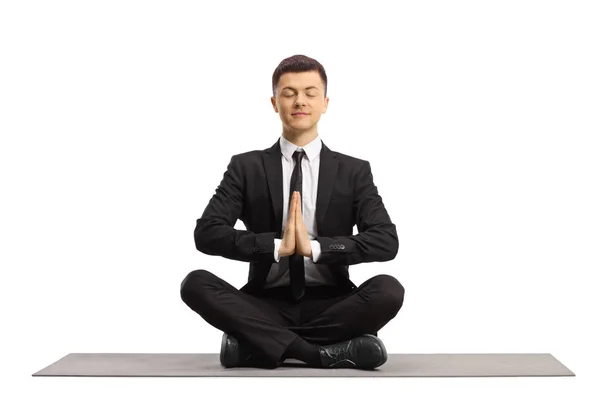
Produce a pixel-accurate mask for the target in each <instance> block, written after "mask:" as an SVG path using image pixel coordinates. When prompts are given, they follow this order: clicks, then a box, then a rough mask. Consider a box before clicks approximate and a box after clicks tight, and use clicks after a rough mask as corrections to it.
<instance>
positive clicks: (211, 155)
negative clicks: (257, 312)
mask: <svg viewBox="0 0 600 400" xmlns="http://www.w3.org/2000/svg"><path fill="white" fill-rule="evenodd" d="M217 3H219V4H217ZM1 4H2V5H1V7H0V46H1V47H0V57H1V62H0V85H1V86H0V102H1V103H0V133H1V135H2V136H1V145H0V167H1V169H0V171H1V172H0V174H1V175H0V176H1V189H0V190H1V197H0V202H1V207H0V213H1V214H0V215H1V222H0V235H1V236H0V246H1V247H0V249H1V260H0V261H1V265H2V279H1V280H0V285H1V290H0V295H1V296H2V297H1V302H0V304H1V307H2V312H1V320H2V323H1V325H2V330H1V332H2V333H1V334H2V338H1V341H0V344H1V346H2V348H1V352H0V355H1V356H0V360H1V361H0V363H1V366H2V371H1V379H2V385H1V386H0V387H1V390H2V392H7V393H2V395H1V396H0V397H2V398H6V399H16V398H42V397H43V398H60V399H81V398H86V399H106V398H109V397H110V398H133V397H134V396H135V397H136V398H137V397H139V398H167V397H169V398H183V397H185V398H191V397H194V395H195V396H196V397H197V398H201V397H203V396H206V395H208V392H212V391H217V392H219V393H220V394H219V397H224V398H235V397H237V398H248V397H249V398H265V397H271V398H277V399H292V398H294V399H296V398H297V399H300V398H305V397H306V396H309V395H323V396H325V395H326V394H325V393H329V394H328V396H330V395H336V397H337V396H340V397H342V398H367V397H368V398H379V397H381V398H384V397H385V394H386V393H387V394H388V395H390V394H391V395H392V396H394V398H411V399H424V398H434V397H436V396H444V398H461V399H481V398H486V399H505V398H507V397H508V396H511V397H514V398H531V397H533V396H535V397H539V398H546V399H564V398H569V399H583V398H594V397H595V395H597V394H598V393H599V392H600V390H599V387H598V384H597V383H596V384H594V383H592V382H593V380H594V379H595V380H596V381H597V378H598V372H599V367H598V356H600V354H599V353H600V352H599V346H598V339H597V338H598V337H599V336H600V332H599V330H598V328H597V327H595V326H594V324H595V323H596V322H597V320H598V308H597V306H598V304H599V301H598V300H599V298H598V297H599V296H598V293H597V288H598V281H597V280H596V279H594V278H592V276H593V275H594V274H595V272H596V271H597V270H598V268H599V267H600V262H599V261H600V252H599V246H598V245H599V243H600V241H599V240H600V228H599V227H600V210H599V206H598V205H599V204H600V188H599V182H600V180H599V178H600V176H599V175H600V173H599V172H600V157H599V156H598V155H599V154H600V140H599V133H600V129H599V128H600V122H599V118H598V112H599V110H600V108H599V106H600V100H599V99H600V97H599V95H598V94H599V93H600V79H599V74H598V71H600V58H599V52H598V49H599V37H600V28H599V24H598V20H599V19H600V15H599V14H600V13H599V7H598V5H597V4H598V3H597V2H593V1H589V2H584V1H523V0H519V1H506V0H505V1H452V2H451V1H435V2H434V1H412V2H397V1H388V2H384V1H373V0H372V1H369V2H351V1H346V2H344V3H342V2H333V1H330V2H323V1H302V2H293V3H292V2H289V3H287V2H285V3H284V2H276V1H269V2H267V1H254V2H242V1H235V2H233V1H228V2H226V1H223V2H208V1H203V2H201V1H124V0H120V1H106V0H105V1H70V2H68V1H53V2H49V1H37V2H34V1H3V2H2V3H1ZM294 54H305V55H307V56H309V57H313V58H315V59H317V60H318V61H320V62H321V63H322V64H323V65H324V67H325V69H326V72H327V74H328V77H329V86H328V96H329V97H330V103H329V108H328V110H327V113H326V114H324V115H323V116H322V118H321V121H320V123H319V135H320V137H321V139H322V140H323V141H324V143H325V144H326V145H327V146H329V147H330V148H331V149H333V150H335V151H339V152H342V153H345V154H348V155H351V156H354V157H358V158H361V159H366V160H369V161H370V162H371V167H372V172H373V176H374V180H375V184H376V186H377V187H378V189H379V193H380V195H381V196H382V198H383V201H384V204H385V206H386V208H387V210H388V212H389V214H390V216H391V218H392V221H393V222H394V223H395V224H396V225H397V230H398V235H399V239H400V250H399V253H398V255H397V257H396V258H395V259H394V260H393V261H390V262H386V263H368V264H361V265H356V266H352V267H351V269H350V274H351V279H352V280H353V281H354V282H355V283H356V284H360V283H362V282H364V281H365V280H367V279H368V278H370V277H372V276H374V275H377V274H390V275H393V276H395V277H396V278H397V279H398V280H400V282H402V283H403V285H404V286H405V287H406V298H405V303H404V306H403V308H402V309H401V311H400V313H399V314H398V315H397V317H396V318H395V319H394V320H392V321H391V322H390V323H388V325H386V326H385V327H384V328H383V329H382V330H381V331H380V338H381V339H382V340H383V341H384V343H385V345H386V347H387V350H388V352H389V353H495V352H509V353H521V352H523V353H551V354H553V355H554V356H555V357H557V358H558V359H559V360H560V361H561V362H563V363H564V364H565V365H566V366H567V367H569V368H570V369H571V370H572V371H573V372H575V373H576V374H577V377H575V378H518V379H515V378H489V379H488V378H477V379H474V378H471V379H468V378H466V379H461V378H456V379H447V378H446V379H407V378H402V379H400V378H399V379H334V380H327V379H319V378H312V379H310V386H307V385H302V386H301V387H302V388H305V389H306V390H295V391H292V393H290V389H289V385H290V383H292V382H294V381H293V379H281V378H280V379H260V378H259V379H246V378H241V379H240V378H238V379H233V378H232V379H229V378H221V379H209V378H193V379H190V378H186V379H177V378H172V379H156V378H154V379H150V378H148V379H146V378H139V379H131V378H120V379H116V378H33V377H31V374H33V373H35V372H37V371H38V370H40V369H42V368H43V367H45V366H47V365H49V364H51V363H53V362H55V361H56V360H58V359H59V358H61V357H63V356H65V355H66V354H68V353H71V352H133V353H135V352H148V353H160V352H169V353H179V352H181V353H202V352H208V353H218V352H219V350H220V340H221V334H222V332H220V331H218V330H217V329H216V328H214V327H212V326H210V325H208V323H206V322H205V321H204V320H202V319H201V318H200V317H199V316H198V315H197V314H195V313H194V312H193V311H192V310H190V309H189V308H188V307H187V306H186V305H185V304H184V303H183V302H182V300H181V299H180V295H179V285H180V283H181V281H182V279H183V278H184V277H185V275H186V274H187V273H188V272H189V271H191V270H194V269H199V268H203V269H207V270H210V271H212V272H213V273H215V274H217V275H218V276H219V277H221V278H223V279H225V280H226V281H228V282H229V283H231V284H232V285H234V286H236V287H237V288H240V287H241V286H243V285H244V284H245V283H246V279H247V274H248V265H247V264H246V263H241V262H235V261H231V260H227V259H224V258H220V257H211V256H207V255H204V254H202V253H199V252H198V251H197V250H196V249H195V247H194V241H193V230H194V227H195V223H196V219H197V218H199V217H200V215H201V214H202V212H203V211H204V208H205V207H206V205H207V204H208V201H209V199H210V198H211V196H212V195H213V194H214V192H215V189H216V187H217V185H218V184H219V183H220V181H221V179H222V177H223V173H224V172H225V170H226V166H227V164H228V162H229V160H230V158H231V156H232V155H233V154H238V153H242V152H246V151H250V150H255V149H266V148H268V147H270V146H271V145H273V144H274V143H275V141H277V140H278V138H279V136H280V135H281V121H280V119H279V115H278V114H276V113H275V112H274V111H273V109H272V107H271V104H270V100H269V98H270V96H271V77H272V74H273V71H274V69H275V68H276V67H277V65H278V64H279V62H280V61H281V60H283V59H284V58H286V57H289V56H292V55H294ZM236 228H237V229H244V227H243V225H242V224H241V223H239V222H238V224H237V225H236ZM8 392H12V394H8ZM584 392H586V393H587V394H584ZM594 393H595V394H594Z"/></svg>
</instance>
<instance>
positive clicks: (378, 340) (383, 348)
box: [363, 333, 388, 368]
mask: <svg viewBox="0 0 600 400" xmlns="http://www.w3.org/2000/svg"><path fill="white" fill-rule="evenodd" d="M363 336H369V337H371V338H373V339H374V340H375V341H376V342H377V344H378V345H379V346H380V347H381V352H382V360H381V363H379V364H377V365H376V366H374V367H373V368H377V367H380V366H382V365H383V364H385V363H386V362H387V359H388V356H387V350H386V348H385V345H384V344H383V341H382V340H381V339H379V338H378V337H377V336H375V335H371V334H369V333H367V334H365V335H363Z"/></svg>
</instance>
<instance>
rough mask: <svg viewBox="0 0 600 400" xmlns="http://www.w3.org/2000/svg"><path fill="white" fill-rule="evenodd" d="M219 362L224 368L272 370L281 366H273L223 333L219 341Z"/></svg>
mask: <svg viewBox="0 0 600 400" xmlns="http://www.w3.org/2000/svg"><path fill="white" fill-rule="evenodd" d="M220 361H221V365H222V366H224V367H225V368H234V367H255V368H267V369H273V368H277V367H278V366H279V365H280V364H281V363H278V364H277V365H273V363H271V362H269V361H268V360H267V359H265V358H264V357H262V356H261V355H260V354H257V353H256V352H255V351H253V349H251V348H250V346H248V345H247V344H243V343H240V341H239V340H238V339H237V338H236V337H235V336H232V335H228V334H227V333H223V339H222V340H221V356H220Z"/></svg>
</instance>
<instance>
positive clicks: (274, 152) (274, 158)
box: [263, 139, 339, 239]
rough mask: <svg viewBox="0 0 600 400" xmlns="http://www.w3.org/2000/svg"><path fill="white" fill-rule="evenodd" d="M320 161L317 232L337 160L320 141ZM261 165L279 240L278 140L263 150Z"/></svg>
mask: <svg viewBox="0 0 600 400" xmlns="http://www.w3.org/2000/svg"><path fill="white" fill-rule="evenodd" d="M321 144H322V147H321V155H320V157H321V161H320V165H319V183H318V186H317V206H316V207H317V208H316V221H317V231H318V232H319V230H318V229H319V227H322V226H323V223H324V221H325V214H326V213H327V207H328V206H329V200H330V199H331V194H332V192H333V184H334V182H335V178H336V175H337V170H338V164H339V160H338V159H337V157H336V156H335V154H334V153H333V152H332V151H331V150H329V148H328V147H327V146H325V143H323V141H321ZM263 165H264V168H265V173H266V176H267V181H268V185H269V193H270V195H271V204H272V205H273V213H274V214H275V221H276V222H277V236H276V237H277V238H278V239H281V236H282V232H281V225H282V222H283V221H282V220H283V171H282V167H281V147H280V145H279V139H277V142H275V144H274V145H273V146H272V147H271V148H269V149H267V150H265V153H264V154H263Z"/></svg>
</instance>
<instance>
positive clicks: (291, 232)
mask: <svg viewBox="0 0 600 400" xmlns="http://www.w3.org/2000/svg"><path fill="white" fill-rule="evenodd" d="M299 198H300V193H298V192H294V194H293V195H292V200H291V204H290V207H289V211H288V219H287V223H286V225H285V231H284V232H283V237H282V238H281V245H279V252H278V254H279V257H285V256H289V255H292V254H294V253H295V252H296V218H295V217H296V207H299V201H298V199H299Z"/></svg>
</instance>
